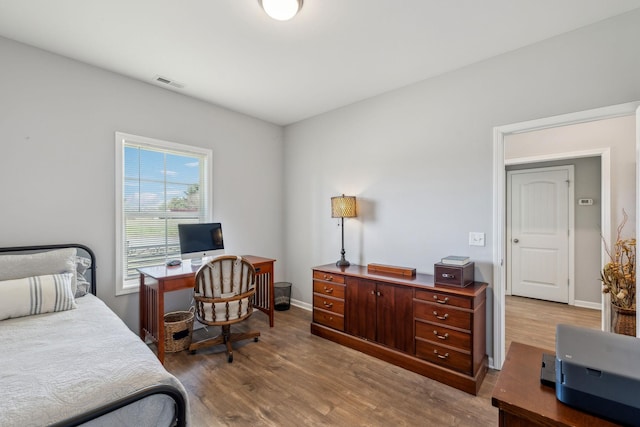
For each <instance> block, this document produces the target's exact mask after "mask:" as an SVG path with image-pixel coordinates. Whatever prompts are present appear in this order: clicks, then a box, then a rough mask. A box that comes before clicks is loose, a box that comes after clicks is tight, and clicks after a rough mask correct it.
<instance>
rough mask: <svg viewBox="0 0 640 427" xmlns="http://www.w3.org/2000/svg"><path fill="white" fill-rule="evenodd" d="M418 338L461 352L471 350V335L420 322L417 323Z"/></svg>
mask: <svg viewBox="0 0 640 427" xmlns="http://www.w3.org/2000/svg"><path fill="white" fill-rule="evenodd" d="M416 338H422V339H424V340H427V341H431V342H433V343H436V344H437V343H442V344H445V345H448V346H451V347H456V348H459V349H461V350H467V351H468V350H469V349H470V348H471V335H470V334H468V333H466V332H460V331H455V330H453V329H449V328H445V327H444V326H440V325H433V324H430V323H424V322H420V321H416Z"/></svg>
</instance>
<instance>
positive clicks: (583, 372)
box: [555, 325, 640, 426]
mask: <svg viewBox="0 0 640 427" xmlns="http://www.w3.org/2000/svg"><path fill="white" fill-rule="evenodd" d="M555 379H556V381H555V382H556V384H555V387H556V397H557V398H558V400H559V401H561V402H563V403H565V404H567V405H569V406H573V407H575V408H578V409H581V410H583V411H585V412H590V413H593V414H596V415H598V416H601V417H603V418H607V419H609V420H611V421H614V422H617V423H623V424H626V425H634V426H638V425H640V339H638V338H635V337H630V336H626V335H619V334H614V333H611V332H603V331H598V330H594V329H587V328H582V327H578V326H570V325H558V326H557V329H556V358H555Z"/></svg>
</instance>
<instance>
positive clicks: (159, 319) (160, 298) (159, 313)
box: [156, 280, 164, 365]
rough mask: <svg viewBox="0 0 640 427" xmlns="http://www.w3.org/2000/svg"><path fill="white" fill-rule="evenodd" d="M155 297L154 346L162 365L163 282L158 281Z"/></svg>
mask: <svg viewBox="0 0 640 427" xmlns="http://www.w3.org/2000/svg"><path fill="white" fill-rule="evenodd" d="M156 297H157V298H156V300H157V304H158V305H157V310H156V321H157V322H158V323H157V326H156V331H157V337H158V342H157V343H156V346H157V348H158V359H160V363H162V364H163V365H164V280H158V295H157V296H156Z"/></svg>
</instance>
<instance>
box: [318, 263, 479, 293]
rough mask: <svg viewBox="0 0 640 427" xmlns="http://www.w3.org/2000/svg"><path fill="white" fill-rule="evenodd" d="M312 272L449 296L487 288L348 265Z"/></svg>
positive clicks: (421, 275) (476, 291) (324, 266)
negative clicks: (374, 271) (444, 293)
mask: <svg viewBox="0 0 640 427" xmlns="http://www.w3.org/2000/svg"><path fill="white" fill-rule="evenodd" d="M313 270H314V271H322V272H325V273H330V274H342V275H344V276H351V277H359V278H362V279H368V280H378V281H381V282H385V283H395V284H398V285H405V286H412V287H414V288H421V289H432V290H438V291H446V292H448V293H450V294H459V295H467V296H469V295H477V294H479V293H481V292H482V291H484V290H485V289H486V288H487V286H488V285H487V284H486V283H482V282H474V283H473V284H471V285H469V286H467V287H464V288H458V287H455V286H443V285H436V284H434V281H433V275H431V274H424V273H416V275H415V276H412V277H410V276H402V275H399V274H387V273H380V272H377V273H369V272H368V271H367V267H366V266H363V265H353V264H352V265H350V266H348V267H338V266H336V265H335V264H326V265H319V266H317V267H313Z"/></svg>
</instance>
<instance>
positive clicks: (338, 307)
mask: <svg viewBox="0 0 640 427" xmlns="http://www.w3.org/2000/svg"><path fill="white" fill-rule="evenodd" d="M313 308H314V309H316V308H320V309H322V310H325V311H331V312H333V313H338V314H342V315H344V300H343V299H338V298H331V297H326V296H324V295H318V294H313Z"/></svg>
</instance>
